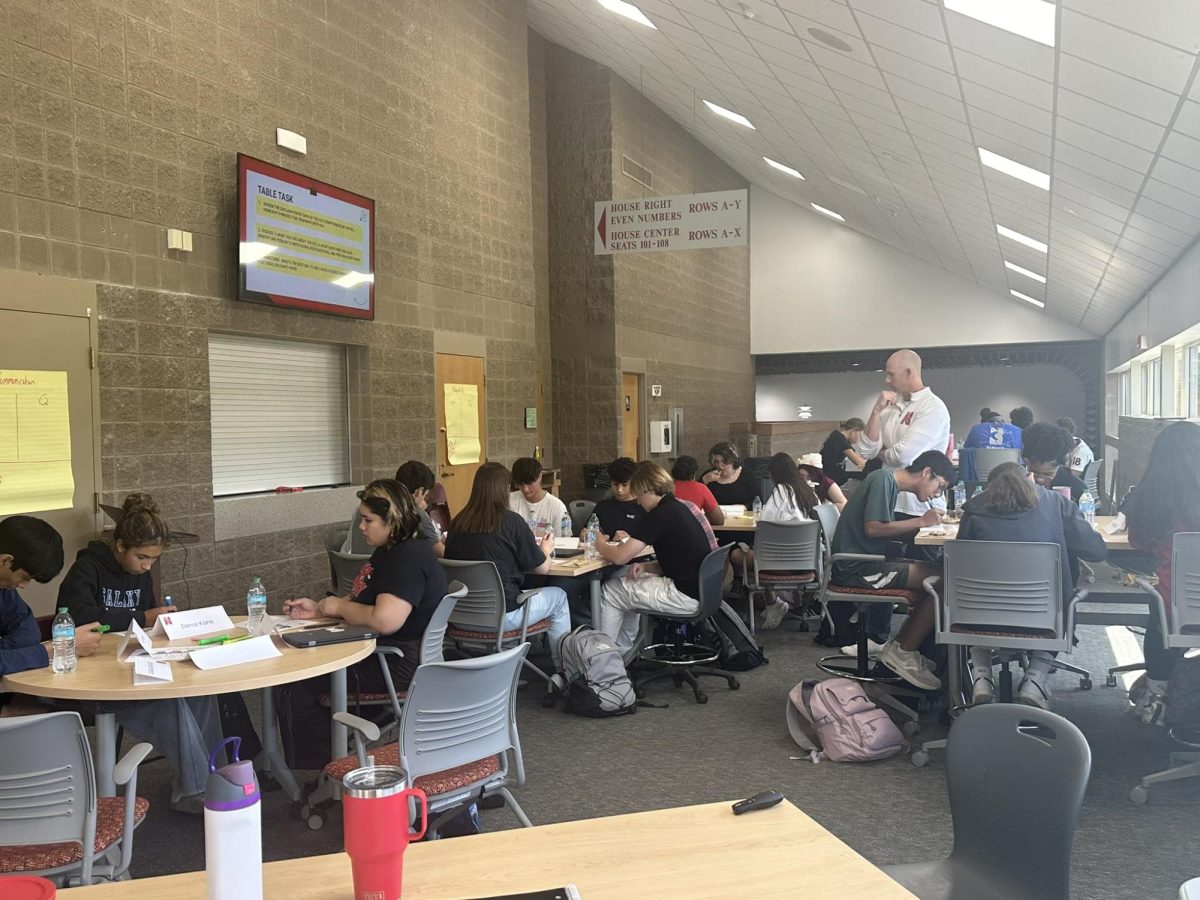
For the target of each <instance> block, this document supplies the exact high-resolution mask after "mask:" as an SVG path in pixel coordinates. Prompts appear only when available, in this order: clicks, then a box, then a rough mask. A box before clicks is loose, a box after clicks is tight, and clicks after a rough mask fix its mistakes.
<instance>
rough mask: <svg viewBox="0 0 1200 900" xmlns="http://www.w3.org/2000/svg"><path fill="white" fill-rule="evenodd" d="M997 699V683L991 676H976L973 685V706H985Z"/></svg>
mask: <svg viewBox="0 0 1200 900" xmlns="http://www.w3.org/2000/svg"><path fill="white" fill-rule="evenodd" d="M995 699H996V682H995V681H993V680H992V676H991V675H976V676H975V681H974V682H972V684H971V705H972V706H983V705H984V704H986V703H991V702H992V701H993V700H995Z"/></svg>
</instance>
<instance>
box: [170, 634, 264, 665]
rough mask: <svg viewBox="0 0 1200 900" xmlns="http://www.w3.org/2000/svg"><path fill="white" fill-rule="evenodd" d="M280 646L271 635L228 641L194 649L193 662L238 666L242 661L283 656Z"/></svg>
mask: <svg viewBox="0 0 1200 900" xmlns="http://www.w3.org/2000/svg"><path fill="white" fill-rule="evenodd" d="M282 655H283V654H282V653H280V652H279V648H278V647H276V646H275V642H274V641H273V640H272V639H271V637H270V636H269V635H263V636H262V637H254V638H248V639H245V640H240V641H227V642H226V643H224V644H216V645H214V646H212V647H205V648H203V649H201V650H193V651H192V662H194V663H195V664H196V667H197V668H200V669H204V670H205V671H207V670H209V669H223V668H225V667H226V666H237V665H241V664H242V663H248V662H256V661H258V660H260V659H271V658H272V657H275V656H282Z"/></svg>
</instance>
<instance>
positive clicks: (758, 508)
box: [751, 497, 762, 522]
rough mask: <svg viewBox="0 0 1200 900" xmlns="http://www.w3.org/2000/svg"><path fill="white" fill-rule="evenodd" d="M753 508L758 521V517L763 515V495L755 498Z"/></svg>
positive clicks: (755, 518)
mask: <svg viewBox="0 0 1200 900" xmlns="http://www.w3.org/2000/svg"><path fill="white" fill-rule="evenodd" d="M751 509H753V511H754V520H755V521H756V522H757V521H758V517H759V516H761V515H762V497H755V498H754V506H753V507H751Z"/></svg>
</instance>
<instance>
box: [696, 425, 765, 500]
mask: <svg viewBox="0 0 1200 900" xmlns="http://www.w3.org/2000/svg"><path fill="white" fill-rule="evenodd" d="M708 461H709V464H710V465H711V466H712V469H710V470H709V471H707V472H705V473H704V477H703V478H702V479H701V480H702V481H703V482H704V483H705V484H706V485H708V489H709V490H710V491H712V495H713V496H714V497H715V498H716V499H717V503H719V504H720V505H721V506H744V507H746V509H750V507H752V506H753V505H754V500H755V498H757V497H758V496H759V494H758V490H759V486H758V478H757V477H756V476H755V474H754V473H753V472H752V471H750V469H749V468H747V467H745V466H743V465H742V457H741V455H740V454H739V453H738V452H737V449H736V448H735V447H734V446H733V444H731V443H729V441H719V442H718V443H716V444H713V445H712V449H710V450H709V451H708Z"/></svg>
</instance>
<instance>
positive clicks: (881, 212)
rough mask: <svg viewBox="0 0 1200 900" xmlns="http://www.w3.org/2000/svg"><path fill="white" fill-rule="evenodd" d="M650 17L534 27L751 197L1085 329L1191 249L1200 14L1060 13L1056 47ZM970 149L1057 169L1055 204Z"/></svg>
mask: <svg viewBox="0 0 1200 900" xmlns="http://www.w3.org/2000/svg"><path fill="white" fill-rule="evenodd" d="M997 2H1001V0H997ZM637 6H638V7H639V8H640V9H641V10H642V12H643V13H645V15H646V16H648V17H649V18H650V19H651V20H652V21H653V22H654V24H655V26H656V29H651V28H648V27H646V26H644V25H639V24H637V23H635V22H632V21H630V20H628V19H625V18H623V17H620V16H617V15H614V14H613V13H611V12H609V11H608V10H607V9H605V8H604V7H603V6H601V5H600V3H598V2H597V0H528V7H529V19H530V23H531V24H532V26H533V27H534V28H535V29H536V30H537V31H538V32H539V33H541V34H542V35H544V36H545V37H546V38H548V39H550V40H552V41H554V42H556V43H559V44H561V45H563V46H565V47H567V48H569V49H571V50H574V51H576V52H578V53H581V54H583V55H585V56H588V57H589V58H591V59H595V60H596V61H598V62H600V63H603V64H604V65H606V66H608V67H610V68H611V69H613V70H614V71H615V72H617V73H618V74H619V75H620V76H621V77H623V78H624V79H626V80H627V81H629V82H630V83H631V84H633V85H635V86H638V87H640V88H641V90H642V91H643V92H644V93H645V94H646V96H647V97H648V98H649V99H650V100H651V101H652V102H654V103H655V104H656V105H657V106H658V107H660V108H661V109H663V110H664V111H665V112H667V113H668V114H669V115H671V116H672V117H673V118H674V119H675V120H676V121H678V122H679V123H680V124H681V125H683V126H684V127H685V128H687V129H688V130H689V131H690V132H691V133H692V134H694V135H695V136H696V137H697V138H698V139H699V140H701V141H702V142H703V143H705V144H706V145H707V146H708V147H710V148H711V149H712V150H713V151H714V152H716V153H717V154H718V155H720V156H721V157H722V158H723V159H725V160H726V161H727V162H728V163H729V164H730V165H732V166H734V167H735V168H736V169H737V170H738V171H740V172H741V173H742V174H743V175H744V176H745V177H746V178H747V179H749V180H750V181H751V182H753V183H755V184H758V185H761V186H763V187H765V188H767V189H768V190H770V191H772V192H774V193H776V194H779V195H780V196H782V197H785V198H787V199H790V200H792V201H794V202H796V203H800V204H805V205H807V204H808V203H810V202H815V203H818V204H820V205H822V206H825V207H827V208H829V209H833V210H836V211H837V212H839V213H840V214H841V215H843V216H844V217H845V219H846V226H847V227H850V228H854V229H856V230H858V231H861V232H863V233H865V234H868V235H870V236H872V237H874V238H877V239H879V240H881V241H884V242H886V243H888V244H890V245H892V246H893V247H896V248H898V249H900V250H903V251H905V252H907V253H910V254H912V255H914V256H917V257H919V258H921V259H924V260H927V261H928V262H931V263H934V264H935V265H938V266H941V267H942V268H944V269H947V270H948V271H950V272H954V273H955V274H957V275H961V276H963V277H965V278H968V279H970V280H972V281H975V282H978V283H980V284H982V285H985V286H987V287H989V288H992V289H994V290H996V291H998V292H999V293H1001V294H1003V295H1004V296H1006V297H1007V296H1008V292H1009V289H1010V288H1013V289H1016V290H1018V291H1021V292H1022V293H1025V294H1028V295H1030V296H1032V297H1035V298H1037V299H1039V300H1044V301H1045V303H1046V309H1045V312H1046V314H1049V315H1052V316H1056V317H1058V318H1060V319H1062V320H1064V321H1066V322H1069V323H1071V324H1073V325H1077V326H1079V327H1082V328H1084V329H1085V330H1087V331H1089V332H1091V333H1093V334H1104V333H1105V332H1107V331H1108V330H1109V329H1110V328H1111V327H1112V326H1113V325H1114V324H1115V323H1116V322H1117V320H1119V319H1120V318H1121V316H1122V315H1123V314H1124V313H1125V312H1126V311H1127V310H1128V309H1129V308H1130V307H1131V306H1132V305H1133V304H1134V303H1135V302H1136V301H1137V300H1138V298H1139V297H1140V296H1141V295H1142V294H1143V293H1144V292H1145V291H1146V289H1147V288H1148V287H1149V286H1150V285H1151V284H1152V283H1153V282H1154V281H1155V280H1156V279H1157V278H1158V277H1159V275H1161V274H1162V273H1163V271H1165V270H1166V269H1167V268H1169V267H1170V265H1171V264H1172V262H1173V261H1174V260H1175V259H1176V258H1178V257H1179V256H1180V254H1181V253H1182V251H1183V250H1184V249H1186V248H1187V247H1188V246H1189V245H1190V244H1191V243H1192V242H1193V241H1194V240H1195V238H1196V237H1197V235H1200V84H1198V83H1197V50H1198V49H1200V2H1197V0H1062V2H1060V3H1059V5H1058V6H1057V8H1056V16H1057V26H1058V27H1057V41H1056V45H1055V46H1054V47H1048V46H1045V45H1043V44H1040V43H1036V42H1034V41H1032V40H1028V39H1025V38H1022V37H1019V36H1017V35H1014V34H1011V33H1009V32H1006V31H1003V30H1000V29H998V28H995V27H992V26H989V25H986V24H983V23H981V22H978V21H976V20H974V19H970V18H967V17H965V16H962V15H959V14H958V13H955V12H951V11H948V10H946V9H945V8H944V7H943V6H942V4H941V2H936V0H845V2H843V0H639V2H638V3H637ZM832 45H840V47H841V49H837V48H836V47H835V46H832ZM703 100H711V101H712V102H714V103H717V104H719V105H721V106H724V107H726V108H728V109H732V110H736V111H737V112H739V113H741V114H742V115H744V116H746V117H747V118H748V119H749V120H750V121H751V122H752V123H754V126H755V130H750V129H747V128H744V127H742V126H739V125H736V124H734V123H732V122H729V121H727V120H725V119H722V118H719V117H717V116H716V115H714V114H712V113H711V112H709V111H708V110H707V108H706V107H705V106H704V104H703V102H702V101H703ZM978 147H984V148H987V149H989V150H992V151H994V152H996V153H999V154H1002V155H1004V156H1007V157H1009V158H1011V159H1014V160H1016V161H1018V162H1020V163H1023V164H1025V165H1028V166H1032V167H1033V168H1035V169H1039V170H1041V171H1043V172H1048V173H1050V175H1051V186H1050V190H1049V191H1043V190H1041V189H1039V188H1036V187H1033V186H1030V185H1028V184H1025V183H1023V182H1021V181H1018V180H1017V179H1015V178H1012V177H1009V176H1007V175H1003V174H1001V173H999V172H996V171H995V170H993V169H990V168H986V167H984V166H982V165H981V164H980V162H979V156H978V151H977V148H978ZM764 156H768V157H771V158H772V159H775V160H778V161H779V162H782V163H785V164H787V165H789V166H792V167H793V168H795V169H798V170H799V171H800V172H801V173H803V175H804V177H805V179H806V180H804V181H799V180H797V179H794V178H792V177H791V176H788V175H785V174H783V173H780V172H777V171H775V170H773V169H771V168H769V167H768V166H767V165H766V163H764V162H763V157H764ZM997 224H999V225H1004V226H1007V227H1009V228H1012V229H1014V230H1016V231H1018V232H1021V233H1023V234H1025V235H1028V236H1030V237H1033V238H1035V239H1037V240H1039V241H1043V242H1045V243H1047V244H1049V252H1048V253H1047V254H1043V253H1040V252H1038V251H1037V250H1033V249H1030V248H1028V247H1025V246H1023V245H1021V244H1019V243H1016V242H1014V241H1012V240H1010V239H1008V238H1001V237H999V236H998V234H997V232H996V225H997ZM1005 260H1008V261H1010V262H1012V263H1015V264H1016V265H1018V266H1021V267H1023V268H1025V269H1028V270H1031V271H1034V272H1037V273H1040V274H1042V275H1044V276H1046V278H1047V283H1046V284H1045V285H1042V284H1040V283H1038V282H1037V281H1035V280H1032V279H1030V278H1028V277H1027V276H1025V275H1022V274H1019V273H1016V272H1013V271H1010V270H1008V269H1006V268H1005V265H1004V261H1005ZM1011 302H1013V303H1020V302H1022V301H1019V300H1015V299H1014V300H1012V301H1011Z"/></svg>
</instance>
